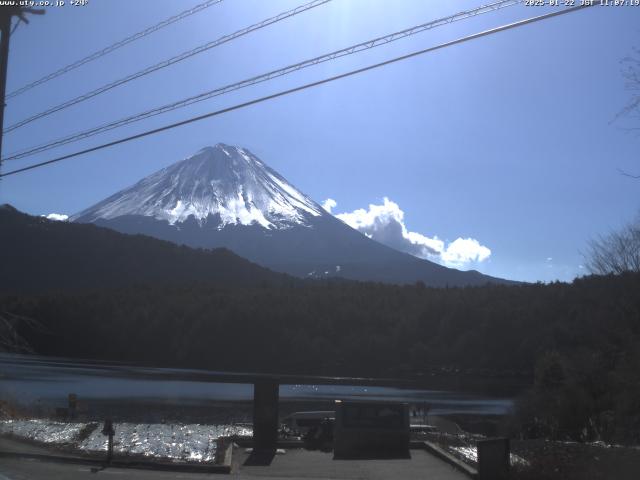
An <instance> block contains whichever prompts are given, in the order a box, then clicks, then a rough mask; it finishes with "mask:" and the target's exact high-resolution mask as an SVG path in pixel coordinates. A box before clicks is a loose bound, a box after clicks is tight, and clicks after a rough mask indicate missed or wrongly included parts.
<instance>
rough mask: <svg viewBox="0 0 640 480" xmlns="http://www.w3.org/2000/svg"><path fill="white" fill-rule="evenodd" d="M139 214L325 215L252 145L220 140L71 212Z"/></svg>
mask: <svg viewBox="0 0 640 480" xmlns="http://www.w3.org/2000/svg"><path fill="white" fill-rule="evenodd" d="M125 215H141V216H145V217H153V218H155V219H156V220H165V221H167V222H168V223H169V224H171V225H175V224H179V223H182V222H184V221H185V220H187V219H188V218H189V217H191V216H193V217H194V218H195V220H197V221H198V223H200V224H201V225H203V224H204V223H206V222H207V221H208V219H209V218H210V217H212V216H213V217H217V216H219V223H218V226H217V228H218V229H222V228H224V227H225V226H226V225H254V224H255V225H260V226H262V227H264V228H266V229H274V228H275V229H281V228H289V227H290V226H293V225H306V224H307V223H308V222H307V221H306V219H307V218H309V216H312V217H317V216H321V215H324V210H323V209H322V207H321V206H320V205H318V204H317V203H316V202H314V201H313V200H311V199H310V198H309V197H307V196H306V195H304V194H303V193H302V192H300V191H299V190H298V189H296V188H295V187H294V186H292V185H291V184H289V183H288V182H287V181H286V180H285V179H284V178H283V177H282V176H280V175H279V174H278V173H277V172H275V171H274V170H272V169H271V168H269V167H268V166H267V165H266V164H265V163H264V162H262V161H261V160H260V159H259V158H257V157H256V156H255V155H253V154H252V153H251V152H250V151H249V150H247V149H245V148H240V147H236V146H230V145H225V144H223V143H218V144H217V145H215V146H214V147H205V148H203V149H201V150H200V151H199V152H197V153H196V154H195V155H192V156H191V157H188V158H186V159H185V160H182V161H179V162H177V163H174V164H173V165H170V166H168V167H166V168H163V169H162V170H159V171H157V172H156V173H153V174H151V175H149V176H148V177H145V178H143V179H142V180H140V181H139V182H138V183H136V184H135V185H132V186H131V187H128V188H126V189H124V190H122V191H120V192H118V193H116V194H114V195H112V196H111V197H109V198H107V199H105V200H103V201H102V202H100V203H98V204H96V205H94V206H93V207H90V208H88V209H87V210H84V211H82V212H80V213H78V214H76V215H74V216H73V217H72V219H71V220H73V221H77V220H80V221H84V222H95V221H96V220H99V219H102V220H111V219H114V218H116V217H121V216H125Z"/></svg>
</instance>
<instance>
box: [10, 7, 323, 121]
mask: <svg viewBox="0 0 640 480" xmlns="http://www.w3.org/2000/svg"><path fill="white" fill-rule="evenodd" d="M330 1H331V0H313V1H312V2H309V3H305V4H303V5H300V6H298V7H296V8H294V9H292V10H288V11H286V12H282V13H280V14H278V15H276V16H275V17H270V18H267V19H266V20H262V21H261V22H258V23H256V24H253V25H251V26H249V27H246V28H243V29H241V30H238V31H237V32H234V33H232V34H229V35H225V36H223V37H220V38H218V39H216V40H213V41H211V42H208V43H205V44H204V45H200V46H198V47H196V48H193V49H191V50H188V51H186V52H183V53H181V54H179V55H176V56H175V57H171V58H169V59H168V60H163V61H162V62H159V63H156V64H155V65H151V66H150V67H147V68H145V69H143V70H140V71H138V72H135V73H132V74H130V75H127V76H126V77H123V78H120V79H118V80H116V81H114V82H111V83H108V84H107V85H103V86H102V87H99V88H96V89H95V90H92V91H90V92H88V93H85V94H83V95H80V96H78V97H75V98H72V99H70V100H67V101H66V102H63V103H61V104H59V105H56V106H54V107H51V108H49V109H47V110H45V111H43V112H40V113H36V114H35V115H32V116H30V117H28V118H25V119H23V120H21V121H19V122H16V123H14V124H13V125H9V126H8V127H7V128H6V129H5V131H4V133H8V132H11V131H13V130H15V129H17V128H20V127H23V126H25V125H27V124H29V123H31V122H34V121H36V120H38V119H40V118H43V117H46V116H48V115H51V114H53V113H56V112H59V111H60V110H64V109H65V108H68V107H71V106H72V105H76V104H78V103H81V102H84V101H85V100H89V99H90V98H93V97H95V96H97V95H100V94H102V93H105V92H108V91H109V90H112V89H114V88H116V87H119V86H120V85H124V84H125V83H129V82H131V81H133V80H136V79H138V78H141V77H144V76H146V75H149V74H150V73H153V72H156V71H158V70H160V69H162V68H166V67H169V66H171V65H174V64H176V63H178V62H181V61H183V60H186V59H187V58H191V57H193V56H194V55H197V54H199V53H202V52H205V51H207V50H210V49H212V48H214V47H218V46H220V45H222V44H224V43H227V42H230V41H232V40H234V39H236V38H238V37H242V36H244V35H247V34H249V33H251V32H254V31H256V30H260V29H262V28H265V27H268V26H269V25H273V24H274V23H277V22H280V21H282V20H285V19H287V18H289V17H293V16H295V15H298V14H300V13H303V12H306V11H307V10H311V9H312V8H315V7H318V6H320V5H324V4H325V3H328V2H330Z"/></svg>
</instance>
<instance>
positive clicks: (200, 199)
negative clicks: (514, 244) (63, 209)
mask: <svg viewBox="0 0 640 480" xmlns="http://www.w3.org/2000/svg"><path fill="white" fill-rule="evenodd" d="M70 220H71V221H73V222H81V223H94V224H97V225H100V226H104V227H108V228H111V229H114V230H117V231H120V232H123V233H129V234H145V235H149V236H152V237H156V238H160V239H163V240H169V241H171V242H175V243H178V244H183V245H187V246H190V247H198V248H217V247H226V248H228V249H230V250H233V251H234V252H235V253H237V254H238V255H240V256H242V257H245V258H247V259H249V260H251V261H253V262H255V263H258V264H260V265H263V266H266V267H269V268H271V269H272V270H276V271H280V272H285V273H289V274H292V275H296V276H299V277H313V278H318V277H342V278H348V279H354V280H372V281H380V282H388V283H413V282H416V281H423V282H424V283H425V284H426V285H430V286H446V285H450V286H462V285H481V284H485V283H487V282H494V283H511V282H508V281H505V280H501V279H497V278H493V277H489V276H486V275H483V274H481V273H479V272H477V271H459V270H455V269H451V268H447V267H443V266H441V265H438V264H436V263H433V262H430V261H428V260H423V259H420V258H417V257H414V256H411V255H409V254H406V253H401V252H399V251H397V250H394V249H392V248H389V247H387V246H385V245H382V244H380V243H377V242H375V241H373V240H371V239H369V238H367V237H366V236H365V235H363V234H361V233H360V232H357V231H356V230H354V229H352V228H351V227H349V226H348V225H346V224H345V223H343V222H342V221H341V220H338V219H337V218H335V217H334V216H333V215H331V214H330V213H328V212H326V211H325V210H324V209H323V208H322V207H321V206H320V205H319V204H318V203H316V202H315V201H313V200H312V199H311V198H309V197H308V196H307V195H305V194H304V193H302V192H301V191H300V190H298V189H297V188H295V187H294V186H293V185H291V184H290V183H289V182H287V180H286V179H284V178H283V177H282V176H281V175H279V174H278V173H277V172H275V171H274V170H273V169H271V168H270V167H269V166H267V165H266V164H265V163H264V162H263V161H262V160H260V159H259V158H258V157H256V156H255V155H253V154H252V153H251V152H250V151H249V150H247V149H246V148H240V147H235V146H229V145H225V144H222V143H219V144H217V145H216V146H214V147H206V148H203V149H202V150H200V151H199V152H197V153H196V154H195V155H193V156H191V157H188V158H187V159H185V160H182V161H179V162H177V163H174V164H173V165H170V166H169V167H166V168H164V169H162V170H159V171H158V172H156V173H153V174H151V175H149V176H148V177H145V178H143V179H142V180H140V181H139V182H138V183H136V184H135V185H132V186H131V187H129V188H126V189H124V190H122V191H120V192H118V193H116V194H114V195H112V196H110V197H108V198H106V199H105V200H103V201H101V202H99V203H97V204H96V205H94V206H92V207H89V208H87V209H86V210H84V211H82V212H79V213H77V214H76V215H73V216H72V217H71V218H70Z"/></svg>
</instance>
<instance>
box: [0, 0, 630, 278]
mask: <svg viewBox="0 0 640 480" xmlns="http://www.w3.org/2000/svg"><path fill="white" fill-rule="evenodd" d="M197 3H199V0H193V1H192V0H189V1H187V0H184V1H177V0H153V1H152V0H149V1H147V0H136V1H125V0H108V1H106V0H102V1H100V0H90V1H89V4H88V5H87V6H85V7H71V6H69V5H67V6H65V7H61V8H49V9H47V13H46V15H44V16H42V17H32V19H31V23H30V24H29V25H27V26H25V25H21V26H20V27H19V28H18V29H17V30H16V32H15V34H14V36H13V37H12V44H11V58H10V64H9V78H8V86H7V89H8V91H13V90H15V89H17V88H19V87H20V86H21V85H23V84H25V83H28V82H30V81H32V80H35V79H37V78H39V77H41V76H42V75H44V74H47V73H49V72H51V71H53V70H55V69H57V68H59V67H60V66H62V65H64V64H67V63H70V62H72V61H75V60H77V59H78V58H80V57H82V56H84V55H87V54H90V53H92V52H93V51H95V50H97V49H100V48H102V47H104V46H106V45H108V44H110V43H112V42H114V41H116V40H119V39H121V38H123V37H125V36H127V35H129V34H131V33H134V32H136V31H139V30H142V29H143V28H145V27H147V26H149V25H152V24H154V23H156V22H158V21H160V20H162V19H164V18H166V17H169V16H171V15H173V14H176V13H177V12H179V11H182V10H184V9H186V8H188V7H189V6H192V5H195V4H197ZM301 3H303V2H302V1H299V2H295V1H285V0H270V1H263V0H225V1H223V2H222V3H220V4H219V5H216V6H213V7H211V8H208V9H206V10H205V11H204V12H201V13H198V14H196V15H193V16H191V17H189V18H188V19H186V20H184V21H181V22H178V23H177V24H174V25H172V26H169V27H167V28H165V29H163V30H161V31H160V32H157V33H155V34H153V35H150V36H148V37H146V38H144V39H143V40H140V41H137V42H134V43H132V44H131V45H128V46H126V47H124V48H122V49H120V50H118V51H117V52H114V53H112V54H110V55H107V56H105V57H103V58H102V59H100V60H98V61H96V62H92V63H90V64H88V65H86V66H83V67H81V68H79V69H77V70H75V71H74V72H72V73H70V74H68V75H64V76H61V77H59V78H58V79H56V80H53V81H51V82H48V83H47V84H46V86H41V87H37V88H34V89H32V90H30V91H29V92H28V93H26V94H23V95H21V96H18V97H16V98H14V99H11V100H9V101H8V105H7V110H6V116H5V125H10V124H12V123H14V122H16V121H18V120H21V119H22V118H24V117H26V116H29V115H31V114H34V113H37V112H39V111H41V110H43V109H46V108H48V107H50V106H52V105H55V104H57V103H60V102H62V101H65V100H67V99H69V98H71V97H75V96H77V95H79V94H82V93H85V92H87V91H89V90H92V89H93V88H96V87H98V86H100V85H102V84H104V83H107V82H109V81H112V80H115V79H118V78H120V77H122V76H124V75H127V74H129V73H132V72H134V71H137V70H140V69H142V68H144V67H146V66H148V65H151V64H153V63H156V62H158V61H161V60H163V59H166V58H168V57H170V56H172V55H176V54H178V53H181V52H182V51H185V50H188V49H190V48H192V47H195V46H198V45H200V44H202V43H205V42H207V41H210V40H213V39H215V38H217V37H219V36H221V35H224V34H227V33H231V32H233V31H235V30H237V29H239V28H242V27H245V26H248V25H250V24H252V23H255V22H257V21H260V20H262V19H264V18H267V17H269V16H272V15H275V14H277V13H279V12H281V11H284V10H287V9H290V8H293V7H295V6H297V5H299V4H301ZM483 3H487V2H486V1H485V2H482V1H477V0H474V1H457V2H451V1H435V0H434V1H426V0H416V1H411V0H402V1H397V2H388V1H381V0H380V1H379V0H333V1H332V2H330V3H329V4H327V5H324V6H320V7H317V8H315V9H313V10H311V11H309V12H306V13H303V14H300V15H298V16H296V17H294V18H291V19H288V20H285V21H283V22H280V23H278V24H276V25H273V26H271V27H267V28H265V29H263V30H260V31H258V32H255V33H252V34H250V35H248V36H246V37H244V38H241V39H238V40H235V41H233V42H231V43H229V44H226V45H223V46H221V47H218V48H215V49H213V50H210V51H208V52H206V53H203V54H200V55H198V56H196V57H194V58H191V59H189V60H187V61H185V62H182V63H181V64H178V65H175V66H173V67H170V68H168V69H165V70H164V71H161V72H157V73H155V74H153V75H149V76H147V77H145V78H144V79H139V80H136V81H134V82H131V83H129V84H127V85H125V86H122V87H119V88H116V89H114V90H112V91H111V92H109V93H106V94H104V95H101V96H99V97H97V98H95V99H92V100H90V101H88V102H85V103H83V104H80V105H76V106H74V107H71V108H69V109H67V110H65V111H64V112H60V113H57V114H54V115H51V116H49V117H47V118H46V119H42V120H39V121H37V122H34V123H32V124H30V125H29V126H27V127H24V128H21V129H19V130H16V131H15V132H12V133H10V134H8V135H6V137H5V140H4V146H3V152H4V153H5V154H8V153H11V152H13V151H15V150H19V149H22V148H24V147H27V146H30V145H33V144H39V143H42V142H46V141H48V140H51V139H55V138H58V137H60V136H63V135H66V134H69V133H73V132H76V131H78V130H82V129H85V128H87V127H91V126H95V125H99V124H101V123H104V122H106V121H110V120H115V119H119V118H121V117H124V116H126V115H129V114H133V113H136V112H138V111H141V110H144V109H147V108H152V107H155V106H158V105H162V104H165V103H168V102H171V101H174V100H178V99H181V98H183V97H186V96H189V95H192V94H196V93H200V92H201V91H204V90H208V89H211V88H214V87H216V86H221V85H224V84H226V83H231V82H234V81H238V80H242V79H244V78H247V77H250V76H253V75H256V74H260V73H262V72H265V71H267V70H270V69H273V68H277V67H280V66H285V65H288V64H290V63H295V62H297V61H300V60H304V59H307V58H310V57H313V56H316V55H320V54H323V53H326V52H329V51H332V50H335V49H338V48H342V47H345V46H348V45H351V44H354V43H358V42H361V41H364V40H367V39H370V38H374V37H376V36H380V35H383V34H387V33H390V32H393V31H396V30H401V29H404V28H407V27H410V26H413V25H417V24H420V23H424V22H426V21H429V20H432V19H435V18H438V17H442V16H446V15H449V14H453V13H456V12H458V11H460V10H464V9H468V8H473V7H476V6H479V5H481V4H483ZM550 10H552V8H551V7H544V8H542V7H525V6H516V7H510V8H507V9H504V10H502V11H499V12H496V13H491V14H487V15H483V16H480V17H476V18H473V19H470V20H465V21H461V22H457V23H454V24H451V25H446V26H443V27H439V28H437V29H434V30H431V31H428V32H424V33H421V34H418V35H415V36H413V37H410V38H407V39H403V40H400V41H397V42H395V43H393V44H390V45H386V46H383V47H379V48H377V49H374V50H371V51H368V52H364V53H361V54H358V55H353V56H350V57H346V58H342V59H340V60H337V61H334V62H328V63H325V64H322V65H319V66H316V67H312V68H309V69H306V70H305V71H301V72H297V73H295V74H292V75H289V76H287V77H283V78H281V79H278V80H276V81H273V82H268V83H265V84H263V85H260V86H256V87H251V88H248V89H244V90H242V91H239V92H235V93H232V94H229V95H225V96H223V97H218V98H217V99H213V100H209V101H206V102H203V103H201V104H197V105H194V106H191V107H188V108H186V109H181V110H177V111H174V112H172V113H169V114H166V115H161V116H158V117H155V118H153V119H150V120H147V121H144V122H141V123H138V124H135V125H133V126H129V127H126V128H124V129H119V130H114V131H112V132H109V133H107V134H103V135H101V136H99V137H94V138H92V139H90V140H86V141H83V142H79V143H76V144H74V145H70V146H66V147H63V148H60V149H57V150H55V151H50V152H47V153H43V154H41V155H37V156H34V157H30V158H28V159H24V160H18V161H12V162H6V163H5V164H4V166H3V168H4V170H5V171H6V170H9V169H12V168H13V167H18V166H24V165H27V164H29V163H33V162H36V161H42V160H46V159H48V158H51V157H52V156H53V155H58V154H62V153H68V152H72V151H75V150H76V149H78V148H81V147H86V146H90V145H93V144H95V143H97V142H98V141H100V142H102V141H107V140H110V139H115V138H119V137H121V136H123V135H125V134H131V133H135V132H139V131H143V130H146V129H149V128H152V127H155V126H160V125H164V124H166V123H169V122H172V121H177V120H182V119H184V118H187V117H190V116H193V115H197V114H201V113H204V112H208V111H211V110H215V109H219V108H222V107H225V106H229V105H232V104H235V103H238V102H241V101H246V100H248V99H251V98H254V97H258V96H261V95H265V94H269V93H273V92H276V91H279V90H282V89H285V88H289V87H292V86H296V85H299V84H301V83H304V82H308V81H312V80H317V79H320V78H323V77H325V76H330V75H334V74H337V73H341V72H344V71H347V70H350V69H353V68H357V67H360V66H364V65H367V64H369V63H374V62H376V61H380V60H383V59H387V58H390V57H393V56H396V55H400V54H404V53H408V52H411V51H414V50H418V49H422V48H426V47H428V46H432V45H435V44H437V43H440V42H443V41H448V40H452V39H454V38H457V37H461V36H464V35H468V34H471V33H474V32H477V31H480V30H483V29H486V28H490V27H493V26H498V25H502V24H505V23H508V22H512V21H515V20H518V19H521V18H525V17H527V16H534V15H539V14H541V13H544V12H547V11H550ZM639 25H640V7H594V8H591V9H587V10H585V11H580V12H576V13H572V14H569V15H565V16H561V17H558V18H554V19H551V20H547V21H544V22H542V23H538V24H534V25H530V26H525V27H522V28H519V29H516V30H511V31H508V32H503V33H499V34H497V35H495V36H491V37H485V38H482V39H479V40H475V41H473V42H469V43H466V44H463V45H458V46H454V47H451V48H447V49H444V50H440V51H437V52H434V53H430V54H427V55H424V56H420V57H417V58H413V59H410V60H407V61H405V62H402V63H398V64H394V65H391V66H388V67H385V68H383V69H379V70H376V71H371V72H368V73H365V74H362V75H359V76H356V77H351V78H348V79H345V80H342V81H339V82H335V83H332V84H328V85H324V86H321V87H318V88H314V89H310V90H306V91H304V92H301V93H297V94H294V95H291V96H288V97H285V98H281V99H278V100H275V101H272V102H269V103H263V104H260V105H257V106H253V107H250V108H247V109H244V110H241V111H236V112H232V113H230V114H226V115H223V116H219V117H216V118H213V119H209V120H205V121H203V122H200V123H197V124H192V125H190V126H187V127H182V128H180V129H177V130H173V131H170V132H166V133H163V134H160V135H156V136H153V137H148V138H146V139H143V140H140V141H137V142H133V143H129V144H126V145H121V146H117V147H114V148H111V149H106V150H102V151H100V152H96V153H93V154H90V155H87V156H84V157H81V158H76V159H72V160H69V161H67V162H63V163H60V164H57V165H54V166H50V167H46V168H42V169H38V170H33V171H31V172H28V173H25V174H21V175H16V176H12V177H7V178H5V179H3V180H2V181H1V182H0V203H11V204H12V205H14V206H15V207H17V208H19V209H20V210H23V211H26V212H29V213H32V214H47V213H51V212H57V213H65V214H72V213H75V212H77V211H79V210H81V209H83V208H85V207H87V206H89V205H91V204H93V203H95V202H97V201H98V200H101V199H102V198H104V197H106V196H108V195H110V194H112V193H114V192H115V191H117V190H119V189H121V188H124V187H126V186H128V185H130V184H132V183H134V182H135V181H137V180H139V179H140V178H141V177H143V176H145V175H148V174H150V173H152V172H154V171H156V170H158V169H160V168H162V167H164V166H167V165H169V164H171V163H174V162H175V161H178V160H180V159H183V158H185V157H187V156H189V155H191V154H193V153H194V152H195V151H197V150H199V149H200V148H201V147H203V146H206V145H213V144H215V143H218V142H224V143H227V144H234V145H239V146H243V147H246V148H248V149H250V150H251V151H252V152H254V153H255V154H256V155H258V156H259V157H260V158H261V159H263V160H264V161H265V162H266V163H268V164H269V165H270V166H271V167H273V168H274V169H276V170H277V171H279V172H280V173H281V174H282V175H283V176H285V177H286V178H287V179H288V180H289V181H290V182H291V183H293V184H294V185H296V186H297V187H298V188H299V189H300V190H302V191H304V192H305V193H307V194H308V195H309V196H311V197H312V198H313V199H314V200H316V201H318V202H323V201H325V200H326V199H328V198H331V199H333V200H334V201H335V203H336V204H337V205H336V206H335V207H334V208H333V209H332V211H333V212H334V213H352V212H354V211H357V210H358V209H363V211H364V213H366V214H371V212H374V211H380V209H377V210H376V208H375V207H376V206H377V207H380V206H384V205H385V200H384V198H387V199H388V201H387V203H386V205H389V202H392V203H393V204H394V205H396V206H397V209H396V210H394V211H395V212H396V214H397V211H400V212H402V219H401V221H402V225H403V226H404V228H405V230H406V232H407V233H408V232H413V233H414V234H418V235H421V236H423V237H424V238H429V239H432V240H433V239H434V237H437V239H439V240H440V241H442V242H443V244H444V246H445V248H446V246H447V245H449V244H451V243H452V242H454V241H455V240H456V239H458V238H461V239H473V240H475V241H477V242H478V245H481V246H484V247H486V248H488V249H490V251H491V254H490V255H489V256H486V258H484V260H483V261H480V262H478V261H476V262H469V263H465V264H464V265H463V268H476V269H478V270H480V271H482V272H484V273H488V274H491V275H496V276H501V277H506V278H512V279H518V280H528V281H536V280H541V281H550V280H555V279H560V280H571V279H572V278H574V277H575V276H576V275H581V274H583V272H584V270H583V269H581V268H580V265H582V264H583V263H584V259H583V256H582V254H581V252H582V251H585V249H586V245H587V242H588V240H589V239H590V238H593V237H594V236H597V235H598V234H601V233H606V232H607V231H610V230H611V229H613V228H616V227H619V226H621V225H623V224H624V223H626V222H628V221H630V220H631V219H632V218H633V217H634V216H635V215H636V213H637V211H638V209H639V207H640V181H638V180H633V179H630V178H628V177H625V176H622V175H620V173H619V172H618V169H623V170H626V171H630V172H632V173H640V159H639V158H638V155H637V152H638V148H639V147H640V138H639V137H637V136H634V135H633V134H629V133H627V132H626V131H625V129H624V127H628V126H631V125H633V124H634V121H633V119H630V118H628V119H627V118H623V119H621V120H618V121H615V122H612V120H613V119H614V118H615V116H616V113H617V112H618V111H619V110H620V109H622V107H623V106H624V105H625V103H626V102H627V101H628V99H629V92H628V91H626V90H625V86H624V79H623V78H622V76H621V74H620V69H621V65H620V60H621V59H622V58H624V57H625V56H626V55H629V54H630V53H631V51H632V48H633V47H634V46H640V28H639ZM371 205H373V206H374V208H372V207H370V206H371ZM383 210H384V209H383ZM386 213H389V212H388V211H387V212H386ZM376 218H378V217H376ZM391 218H392V221H397V215H396V216H395V217H394V216H393V215H391ZM380 225H382V227H381V228H383V227H384V225H383V224H380Z"/></svg>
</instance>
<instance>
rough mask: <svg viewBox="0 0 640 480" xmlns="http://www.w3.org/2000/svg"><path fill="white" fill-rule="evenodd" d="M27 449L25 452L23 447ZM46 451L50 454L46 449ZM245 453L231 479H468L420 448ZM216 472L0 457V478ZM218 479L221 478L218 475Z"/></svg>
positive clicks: (189, 476) (18, 446)
mask: <svg viewBox="0 0 640 480" xmlns="http://www.w3.org/2000/svg"><path fill="white" fill-rule="evenodd" d="M0 447H3V448H0V450H4V451H10V450H13V451H16V450H19V451H21V452H22V453H27V452H28V453H34V454H35V453H44V452H47V451H48V450H47V449H45V448H40V447H36V446H28V447H27V446H25V445H24V444H22V442H16V443H14V442H12V441H6V440H5V441H0ZM25 450H27V451H25ZM49 453H51V452H50V451H49ZM248 458H249V455H248V454H247V453H245V450H244V449H243V448H237V449H235V450H234V458H233V465H234V468H233V472H232V473H231V474H230V476H231V477H233V478H234V479H253V478H259V477H263V478H269V479H272V480H278V479H280V480H292V479H317V480H319V479H349V480H351V479H359V480H369V479H371V480H380V479H397V478H401V479H405V480H413V479H425V478H428V479H429V480H469V477H468V476H466V475H465V474H463V473H462V472H459V471H457V470H455V469H454V468H453V467H451V466H450V465H449V464H447V463H445V462H444V461H442V460H440V459H438V458H437V457H435V456H433V455H431V454H429V453H427V452H426V451H423V450H415V449H412V450H411V458H410V459H399V460H333V454H332V453H323V452H319V451H307V450H302V449H293V450H286V453H285V454H284V455H276V456H275V457H273V459H272V461H271V464H270V465H259V466H249V465H245V463H246V462H247V459H248ZM212 475H215V474H201V473H182V472H167V471H157V470H137V469H122V468H107V469H105V470H101V471H99V472H97V473H92V471H91V466H88V465H81V464H69V463H59V462H54V461H46V460H32V459H27V458H11V457H0V480H27V479H29V480H31V479H33V480H40V479H42V480H44V479H47V480H49V479H50V480H63V479H69V480H76V479H99V478H100V477H102V478H114V479H115V478H117V479H122V480H126V479H132V480H147V479H149V480H150V479H158V480H163V479H167V480H168V479H174V478H175V479H185V480H196V479H200V478H211V477H212ZM218 478H225V476H224V475H223V474H221V475H220V477H218Z"/></svg>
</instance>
